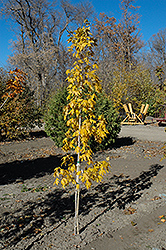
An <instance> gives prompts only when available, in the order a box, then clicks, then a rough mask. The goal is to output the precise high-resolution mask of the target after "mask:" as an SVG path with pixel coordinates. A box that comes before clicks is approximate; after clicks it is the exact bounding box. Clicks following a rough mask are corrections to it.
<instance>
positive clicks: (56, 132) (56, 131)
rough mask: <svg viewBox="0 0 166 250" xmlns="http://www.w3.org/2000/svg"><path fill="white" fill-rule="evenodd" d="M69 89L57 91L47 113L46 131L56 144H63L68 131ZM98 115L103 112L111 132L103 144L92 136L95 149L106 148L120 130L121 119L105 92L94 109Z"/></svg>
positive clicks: (90, 143)
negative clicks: (66, 117)
mask: <svg viewBox="0 0 166 250" xmlns="http://www.w3.org/2000/svg"><path fill="white" fill-rule="evenodd" d="M66 98H67V89H66V88H65V89H63V90H60V91H57V93H56V94H55V95H54V96H53V97H52V98H51V99H50V101H49V104H48V109H47V112H46V114H45V117H44V120H45V131H46V133H47V135H48V136H50V138H51V139H52V140H53V141H54V142H55V144H56V146H58V147H62V146H63V139H64V138H65V133H66V131H67V126H66V122H65V121H64V115H63V109H64V106H65V105H67V100H66ZM94 113H95V115H96V117H98V116H99V115H101V114H103V115H104V117H105V119H106V122H107V126H106V128H107V130H108V132H109V134H108V135H107V137H106V138H105V139H104V140H103V141H102V143H101V144H98V143H96V142H95V140H94V138H91V140H90V141H89V145H90V147H91V148H92V150H93V151H96V150H98V149H106V148H107V147H109V146H110V145H111V144H112V143H114V142H115V138H116V137H117V134H118V133H119V132H120V128H121V127H120V120H119V117H118V114H117V112H116V111H115V108H114V107H113V104H112V102H111V101H110V100H109V99H108V98H107V96H105V95H104V94H100V95H98V100H97V102H96V108H95V110H94Z"/></svg>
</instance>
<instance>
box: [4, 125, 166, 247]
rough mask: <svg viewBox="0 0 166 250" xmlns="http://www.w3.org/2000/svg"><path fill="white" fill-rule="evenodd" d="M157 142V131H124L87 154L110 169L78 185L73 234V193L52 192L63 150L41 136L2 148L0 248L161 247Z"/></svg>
mask: <svg viewBox="0 0 166 250" xmlns="http://www.w3.org/2000/svg"><path fill="white" fill-rule="evenodd" d="M134 128H136V130H138V129H140V133H138V134H137V132H135V134H134V132H133V131H134ZM141 131H142V132H141ZM148 131H149V132H148ZM142 133H144V136H143V137H141V138H140V136H142ZM150 134H151V136H150ZM154 135H155V136H156V135H157V138H158V139H157V140H155V138H156V137H155V138H154ZM131 136H132V137H131ZM148 136H150V137H148ZM164 136H165V138H166V133H165V132H164V128H156V127H155V128H154V127H149V128H148V127H147V126H146V127H143V126H142V127H140V128H138V127H135V126H132V127H131V126H125V127H123V128H122V131H121V133H120V137H119V138H118V139H117V141H116V143H115V145H114V146H113V147H112V148H110V149H107V150H105V151H102V152H101V151H100V152H98V153H96V154H95V155H94V158H95V159H96V160H104V159H106V158H107V157H109V158H110V164H111V171H110V172H109V174H108V175H107V176H106V177H105V178H104V180H103V181H102V182H101V183H98V184H95V183H94V185H93V187H92V188H91V189H90V190H88V191H87V190H86V189H84V187H82V191H81V202H80V211H79V224H80V235H79V236H74V235H73V218H74V193H73V188H72V187H71V186H69V187H68V188H67V189H65V190H64V189H63V188H61V187H60V186H59V187H54V186H53V182H54V179H53V175H52V173H53V170H54V168H55V167H57V166H59V165H60V162H61V157H62V155H63V152H62V151H61V150H60V149H57V148H56V147H55V146H54V144H53V142H52V141H51V140H50V139H49V138H47V137H45V136H44V134H43V136H42V137H38V138H37V137H34V138H33V139H31V140H25V141H21V142H12V143H1V144H0V200H1V202H0V235H1V237H0V249H24V250H28V249H31V250H34V249H39V250H43V249H58V250H61V249H62V250H63V249H84V250H90V249H95V250H100V249H102V250H121V249H123V250H127V249H130V250H131V249H132V250H135V249H140V250H144V249H152V250H159V249H160V250H164V249H166V159H164V160H162V161H161V158H162V157H163V153H164V149H163V146H164V141H166V140H163V138H164ZM147 138H148V140H147ZM160 138H162V139H160ZM159 216H160V217H159Z"/></svg>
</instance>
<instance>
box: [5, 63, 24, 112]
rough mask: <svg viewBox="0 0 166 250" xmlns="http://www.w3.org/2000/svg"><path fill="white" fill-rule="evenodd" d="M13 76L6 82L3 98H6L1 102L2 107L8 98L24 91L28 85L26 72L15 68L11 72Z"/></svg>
mask: <svg viewBox="0 0 166 250" xmlns="http://www.w3.org/2000/svg"><path fill="white" fill-rule="evenodd" d="M9 75H11V76H12V77H11V78H10V79H9V80H8V81H7V83H6V89H5V94H4V95H3V96H2V98H5V100H4V102H3V103H2V104H1V106H0V108H3V106H4V105H5V103H6V102H7V100H8V98H13V97H15V96H16V95H18V94H20V93H22V92H23V91H24V89H25V85H26V74H25V73H24V72H23V71H22V70H20V69H17V68H16V69H15V70H13V71H12V70H11V71H10V72H9Z"/></svg>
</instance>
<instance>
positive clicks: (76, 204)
mask: <svg viewBox="0 0 166 250" xmlns="http://www.w3.org/2000/svg"><path fill="white" fill-rule="evenodd" d="M80 129H81V111H80V116H79V135H78V148H79V151H78V154H77V173H78V172H79V171H80V145H81V142H80ZM79 184H80V182H79V176H78V175H76V187H75V220H74V235H76V234H79V223H78V212H79V199H80V188H79V187H78V185H79Z"/></svg>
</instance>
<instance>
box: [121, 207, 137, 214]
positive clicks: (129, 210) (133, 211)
mask: <svg viewBox="0 0 166 250" xmlns="http://www.w3.org/2000/svg"><path fill="white" fill-rule="evenodd" d="M135 212H136V209H135V208H132V207H129V208H127V209H125V210H124V213H125V214H134V213H135Z"/></svg>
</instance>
